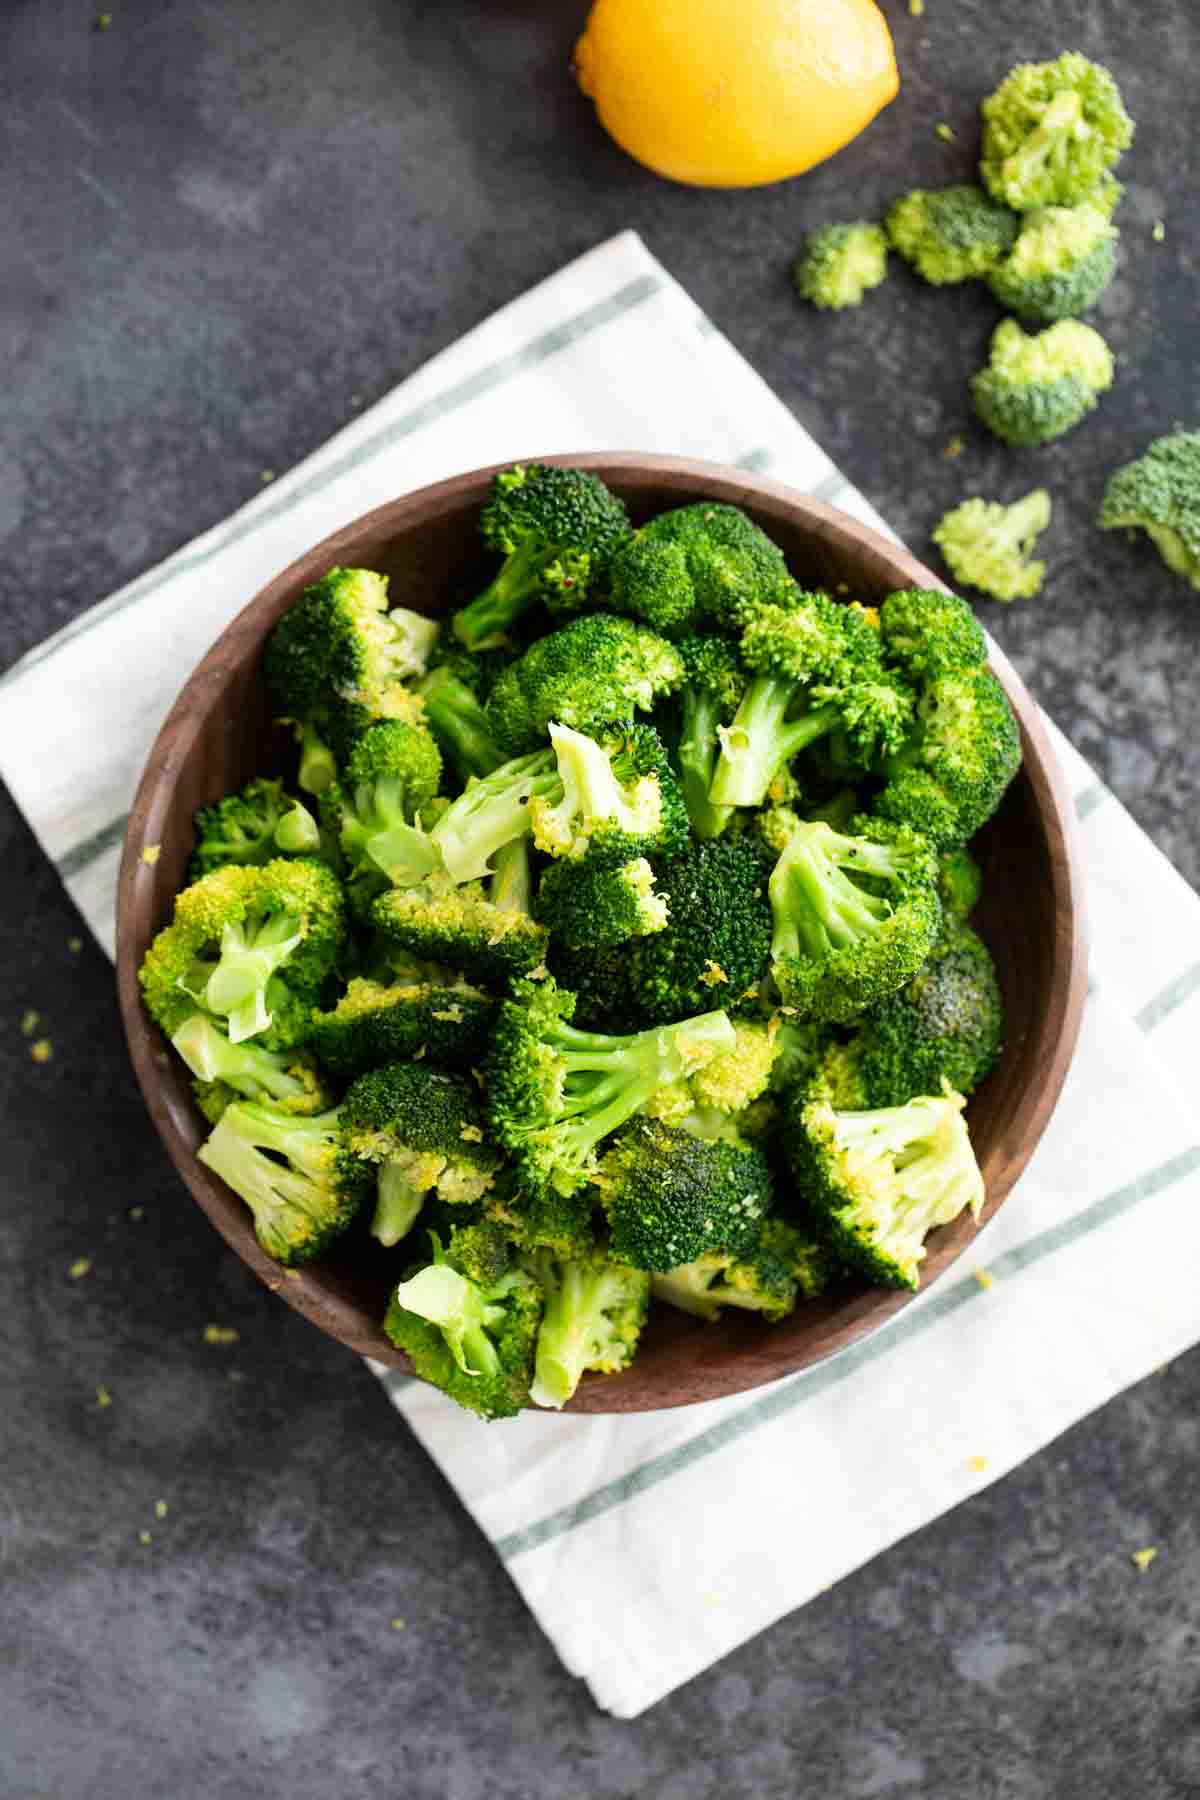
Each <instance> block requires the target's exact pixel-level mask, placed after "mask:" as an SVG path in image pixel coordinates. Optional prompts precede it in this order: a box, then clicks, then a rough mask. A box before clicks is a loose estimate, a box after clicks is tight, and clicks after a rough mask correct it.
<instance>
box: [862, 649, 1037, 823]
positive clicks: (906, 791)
mask: <svg viewBox="0 0 1200 1800" xmlns="http://www.w3.org/2000/svg"><path fill="white" fill-rule="evenodd" d="M1020 766H1021V733H1020V729H1019V727H1018V725H1017V721H1016V718H1015V716H1014V714H1013V710H1012V707H1011V706H1010V705H1009V703H1008V696H1007V695H1006V694H1005V692H1004V689H1003V688H1002V687H1001V686H1000V683H999V682H998V681H997V679H996V677H995V676H994V675H993V674H992V672H991V670H990V669H985V668H978V667H976V668H964V669H957V670H951V671H950V672H949V673H947V674H945V675H939V676H937V677H935V679H934V680H932V681H929V682H927V683H926V684H925V686H924V688H923V691H922V694H921V699H920V701H919V703H918V706H917V719H916V727H915V730H914V733H913V736H912V738H911V739H910V741H909V743H908V744H906V745H905V747H904V749H903V750H901V751H900V752H899V753H898V754H897V755H895V756H892V757H889V759H888V761H887V763H886V765H885V772H886V775H887V785H886V786H885V787H884V789H883V791H882V793H880V794H879V796H878V797H877V799H876V801H875V809H876V811H877V812H878V813H879V814H880V815H881V817H883V818H885V819H895V820H897V821H898V822H899V823H900V824H904V825H911V826H912V827H913V829H914V830H916V831H919V832H922V833H923V834H924V835H925V836H926V837H927V838H929V839H930V841H931V842H932V843H933V844H934V845H935V847H936V848H937V849H939V850H949V849H953V848H954V847H955V846H956V845H959V844H963V843H965V842H966V840H967V839H968V838H970V837H973V836H974V834H975V833H976V832H977V831H978V830H979V827H980V826H981V825H983V824H985V823H986V821H987V820H988V819H990V818H991V816H992V814H993V813H994V812H995V810H996V808H997V807H998V806H999V804H1000V802H1001V800H1002V799H1003V798H1004V795H1005V793H1006V791H1007V789H1008V786H1009V783H1010V782H1011V781H1012V779H1013V777H1014V776H1015V775H1016V773H1017V770H1018V769H1019V768H1020Z"/></svg>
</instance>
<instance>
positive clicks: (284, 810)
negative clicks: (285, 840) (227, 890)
mask: <svg viewBox="0 0 1200 1800" xmlns="http://www.w3.org/2000/svg"><path fill="white" fill-rule="evenodd" d="M298 804H299V803H298V802H296V801H293V800H291V799H290V798H289V797H288V795H287V794H286V793H285V792H284V788H283V783H282V781H272V780H270V779H268V778H265V777H262V776H258V777H256V778H255V779H254V780H253V781H249V782H247V784H246V786H245V787H244V788H242V789H241V790H240V791H239V792H238V793H236V794H226V795H225V797H224V798H223V799H221V800H218V801H217V802H216V804H215V805H213V806H202V807H201V808H200V810H199V811H198V812H197V814H196V821H195V829H196V845H195V848H194V850H193V851H192V859H191V862H190V863H189V864H188V880H189V881H199V879H200V877H201V876H202V875H207V874H208V873H209V872H210V871H211V870H213V869H219V868H222V867H223V866H224V865H225V864H226V863H238V864H240V865H242V866H243V867H248V866H250V865H260V864H262V863H267V862H271V861H272V859H273V858H275V857H277V856H278V855H279V854H280V851H281V846H280V844H279V843H278V841H277V838H276V833H277V832H278V831H279V829H280V827H281V826H282V824H283V821H284V820H285V819H286V818H287V817H288V816H289V812H290V810H291V809H293V808H294V807H295V806H297V805H298ZM301 810H303V809H301ZM309 816H311V815H309ZM314 829H315V827H314ZM291 848H292V846H290V845H289V850H291ZM307 848H308V849H310V850H311V848H312V845H309V846H307Z"/></svg>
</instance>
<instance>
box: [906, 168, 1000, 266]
mask: <svg viewBox="0 0 1200 1800" xmlns="http://www.w3.org/2000/svg"><path fill="white" fill-rule="evenodd" d="M886 223H887V231H888V237H889V238H890V240H891V242H892V244H893V246H894V247H895V249H897V250H898V251H899V252H900V254H901V256H903V257H904V258H905V260H906V261H907V262H910V263H912V265H913V267H914V268H915V269H916V271H917V273H918V275H920V276H921V277H922V278H923V280H925V281H929V282H932V283H933V284H934V285H935V286H937V287H941V286H944V285H946V284H947V283H949V282H956V281H972V280H975V279H977V278H978V277H979V276H981V275H986V274H988V273H989V271H990V270H992V269H994V268H995V267H996V264H997V263H998V262H1000V260H1001V259H1002V258H1003V257H1004V256H1006V255H1007V254H1008V252H1009V251H1010V250H1011V248H1012V246H1013V243H1014V242H1015V240H1016V236H1017V231H1018V228H1019V221H1018V220H1017V219H1016V218H1015V217H1014V215H1013V214H1012V212H1010V210H1009V208H1008V207H1007V206H1001V205H1000V204H999V203H998V202H997V201H995V200H993V199H991V198H990V196H989V195H987V194H985V193H984V191H983V189H982V188H979V187H972V186H971V185H970V184H969V183H961V184H960V185H959V186H957V187H949V188H943V189H941V190H940V191H936V192H933V193H929V192H927V191H926V190H925V189H923V188H914V190H913V191H912V193H909V194H905V195H904V196H903V198H902V199H900V200H897V201H896V202H895V204H894V205H893V206H892V207H891V209H890V211H889V212H888V215H887V221H886Z"/></svg>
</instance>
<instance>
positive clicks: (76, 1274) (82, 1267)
mask: <svg viewBox="0 0 1200 1800" xmlns="http://www.w3.org/2000/svg"><path fill="white" fill-rule="evenodd" d="M91 1266H92V1259H91V1257H90V1256H77V1257H76V1258H75V1261H74V1262H73V1263H72V1264H71V1266H70V1268H69V1269H68V1270H67V1274H68V1275H69V1277H70V1278H71V1280H72V1281H81V1280H82V1279H83V1277H84V1276H85V1275H86V1274H87V1273H88V1271H89V1270H90V1268H91Z"/></svg>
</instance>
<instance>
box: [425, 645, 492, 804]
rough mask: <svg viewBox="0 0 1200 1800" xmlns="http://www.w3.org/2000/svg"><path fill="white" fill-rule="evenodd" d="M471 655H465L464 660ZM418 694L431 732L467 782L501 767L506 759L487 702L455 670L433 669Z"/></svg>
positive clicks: (445, 668) (466, 653)
mask: <svg viewBox="0 0 1200 1800" xmlns="http://www.w3.org/2000/svg"><path fill="white" fill-rule="evenodd" d="M469 654H470V653H469V652H468V651H465V650H464V651H463V655H464V656H467V655H469ZM417 692H418V693H419V694H420V696H421V699H422V700H423V701H424V703H425V716H426V718H427V719H428V721H429V729H430V730H431V731H432V732H433V735H434V737H436V738H437V740H438V742H439V743H440V744H441V746H442V748H443V750H445V752H446V754H447V755H448V756H449V758H450V760H451V762H452V763H453V764H454V767H455V768H456V769H457V770H458V773H459V775H460V776H461V777H462V779H463V780H464V781H467V780H469V779H470V777H471V776H472V775H477V776H482V775H490V774H491V773H492V770H493V769H498V768H499V767H500V764H501V763H502V762H503V761H504V756H503V754H502V753H501V752H500V750H498V749H497V747H496V745H495V743H494V742H493V739H492V734H491V731H490V730H489V729H488V722H487V715H486V713H485V712H484V710H483V702H482V700H481V699H480V698H479V696H478V692H477V690H475V689H473V688H471V687H470V686H468V684H467V683H466V682H465V681H463V680H461V679H460V677H459V676H458V675H456V674H455V673H454V670H453V667H452V666H447V665H440V666H439V667H438V668H436V669H431V670H430V672H429V674H428V675H427V676H426V677H425V679H424V681H422V682H421V683H420V685H419V687H418V689H417Z"/></svg>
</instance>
